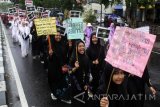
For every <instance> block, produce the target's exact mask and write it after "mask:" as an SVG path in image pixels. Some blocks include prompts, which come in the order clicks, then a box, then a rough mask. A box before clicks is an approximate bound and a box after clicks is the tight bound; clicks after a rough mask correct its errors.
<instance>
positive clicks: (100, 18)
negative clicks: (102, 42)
mask: <svg viewBox="0 0 160 107" xmlns="http://www.w3.org/2000/svg"><path fill="white" fill-rule="evenodd" d="M100 5H101V16H100V26H101V25H102V0H101V4H100Z"/></svg>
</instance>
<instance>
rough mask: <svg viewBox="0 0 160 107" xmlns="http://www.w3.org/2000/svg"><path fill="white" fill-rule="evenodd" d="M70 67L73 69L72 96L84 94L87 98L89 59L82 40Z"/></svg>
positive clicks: (74, 52) (77, 45) (78, 42)
mask: <svg viewBox="0 0 160 107" xmlns="http://www.w3.org/2000/svg"><path fill="white" fill-rule="evenodd" d="M70 65H71V67H72V80H71V82H72V95H73V96H75V95H78V94H81V93H82V94H84V95H85V98H86V95H87V90H88V83H89V59H88V57H87V55H86V54H85V44H84V42H83V41H82V40H79V41H77V43H76V47H75V50H74V51H73V53H72V56H71V59H70ZM77 103H78V102H77ZM77 103H76V104H77ZM83 103H85V102H82V103H78V105H81V106H82V105H83ZM78 105H74V106H78Z"/></svg>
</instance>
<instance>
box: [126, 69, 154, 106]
mask: <svg viewBox="0 0 160 107" xmlns="http://www.w3.org/2000/svg"><path fill="white" fill-rule="evenodd" d="M149 78H150V77H149V73H148V69H147V67H146V68H145V70H144V74H143V76H142V78H140V77H137V76H131V75H129V76H128V82H127V92H128V95H129V98H130V100H129V101H128V103H129V104H128V105H130V107H143V106H144V100H145V84H147V86H148V87H151V86H152V85H151V83H150V80H149Z"/></svg>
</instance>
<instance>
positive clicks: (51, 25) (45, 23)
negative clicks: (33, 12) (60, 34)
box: [34, 17, 57, 36]
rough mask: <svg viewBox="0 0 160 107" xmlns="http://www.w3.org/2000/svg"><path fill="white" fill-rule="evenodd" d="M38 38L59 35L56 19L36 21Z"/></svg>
mask: <svg viewBox="0 0 160 107" xmlns="http://www.w3.org/2000/svg"><path fill="white" fill-rule="evenodd" d="M34 22H35V25H36V30H37V34H38V36H42V35H53V34H56V33H57V30H56V19H55V17H50V18H42V19H35V20H34Z"/></svg>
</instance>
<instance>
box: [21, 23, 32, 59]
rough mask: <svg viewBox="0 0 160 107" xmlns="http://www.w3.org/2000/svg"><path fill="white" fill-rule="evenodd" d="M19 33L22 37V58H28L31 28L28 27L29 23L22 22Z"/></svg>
mask: <svg viewBox="0 0 160 107" xmlns="http://www.w3.org/2000/svg"><path fill="white" fill-rule="evenodd" d="M19 32H20V35H21V37H22V40H21V52H22V57H26V56H28V53H29V35H30V28H29V26H28V22H27V21H23V22H22V26H21V27H20V29H19Z"/></svg>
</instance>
